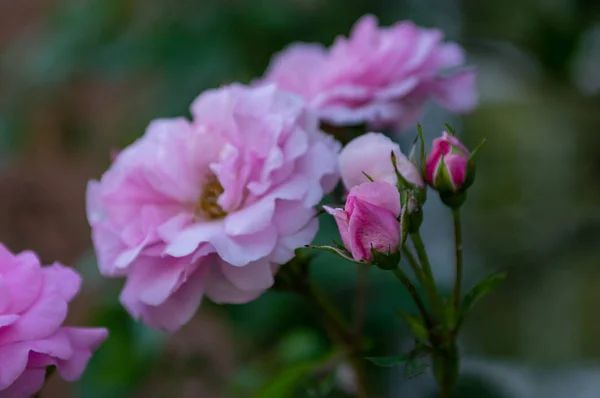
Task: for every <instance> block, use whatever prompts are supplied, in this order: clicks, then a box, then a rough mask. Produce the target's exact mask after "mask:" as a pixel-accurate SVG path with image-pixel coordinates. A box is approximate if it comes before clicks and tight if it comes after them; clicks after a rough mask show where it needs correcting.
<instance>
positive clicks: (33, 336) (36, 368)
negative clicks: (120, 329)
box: [0, 244, 108, 398]
mask: <svg viewBox="0 0 600 398" xmlns="http://www.w3.org/2000/svg"><path fill="white" fill-rule="evenodd" d="M80 284H81V278H80V277H79V275H78V274H77V273H76V272H75V271H73V270H72V269H70V268H67V267H64V266H62V265H60V264H58V263H54V264H53V265H52V266H45V267H42V266H40V261H39V259H38V258H37V256H36V255H35V254H34V253H33V252H29V251H28V252H23V253H20V254H17V255H14V254H13V253H11V252H10V251H8V250H7V249H6V248H5V247H4V246H3V245H1V244H0V398H25V397H30V396H31V395H33V394H35V393H36V392H37V391H39V390H40V389H41V388H42V386H43V384H44V377H45V374H46V367H47V366H52V365H54V366H56V368H57V370H58V373H59V374H60V375H61V376H62V377H63V378H64V379H65V380H69V381H72V380H75V379H78V378H79V376H81V374H82V373H83V371H84V369H85V367H86V364H87V361H88V359H89V358H90V356H91V354H92V352H93V351H94V350H95V349H96V348H97V347H98V346H99V345H100V344H101V343H102V342H103V341H104V339H106V336H107V333H108V332H107V330H106V329H102V328H93V329H92V328H72V327H65V326H62V324H63V322H64V320H65V318H66V316H67V311H68V304H69V302H70V301H71V300H72V299H73V296H75V294H77V292H78V291H79V286H80Z"/></svg>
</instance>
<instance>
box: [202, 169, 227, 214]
mask: <svg viewBox="0 0 600 398" xmlns="http://www.w3.org/2000/svg"><path fill="white" fill-rule="evenodd" d="M222 193H223V187H222V186H221V184H220V183H219V180H218V179H217V177H216V176H215V175H213V176H210V177H209V178H208V179H207V180H206V183H205V184H204V189H203V190H202V196H200V199H199V200H198V203H197V204H196V215H197V216H199V217H203V218H208V219H209V220H217V219H219V218H223V217H225V216H226V215H227V213H226V212H225V210H223V209H222V208H221V206H219V204H218V203H217V200H218V199H219V196H221V194H222Z"/></svg>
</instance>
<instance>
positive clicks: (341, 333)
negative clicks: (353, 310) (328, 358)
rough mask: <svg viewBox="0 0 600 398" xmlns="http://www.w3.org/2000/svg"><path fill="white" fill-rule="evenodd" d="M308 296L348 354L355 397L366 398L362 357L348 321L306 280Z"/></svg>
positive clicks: (333, 335) (334, 337) (331, 333)
mask: <svg viewBox="0 0 600 398" xmlns="http://www.w3.org/2000/svg"><path fill="white" fill-rule="evenodd" d="M307 285H308V286H307V287H308V289H307V294H308V297H309V298H310V299H311V300H312V301H313V302H314V304H315V305H316V306H317V307H318V308H319V310H321V312H322V316H323V319H324V321H325V323H326V324H327V325H328V327H327V329H328V331H329V334H330V335H331V338H332V339H334V340H335V341H336V342H337V344H339V345H340V346H341V347H342V348H344V350H345V351H346V354H347V355H348V361H349V362H350V365H351V366H352V368H353V369H354V373H355V375H356V388H357V391H356V397H357V398H367V390H366V388H367V384H366V375H365V370H364V366H363V362H362V359H361V357H360V348H359V347H358V345H357V343H358V342H357V341H356V338H355V336H354V335H353V333H352V332H351V330H350V326H349V325H348V322H346V320H345V319H344V318H343V317H342V315H341V314H340V312H339V311H338V309H337V307H336V306H335V304H333V302H331V300H330V299H329V298H328V297H327V296H326V295H325V294H324V293H323V292H322V291H321V290H320V289H318V288H317V286H315V285H314V283H312V282H311V281H308V282H307Z"/></svg>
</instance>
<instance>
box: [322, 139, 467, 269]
mask: <svg viewBox="0 0 600 398" xmlns="http://www.w3.org/2000/svg"><path fill="white" fill-rule="evenodd" d="M423 163H424V164H423V165H422V166H419V165H418V164H416V163H414V162H413V161H411V160H409V159H408V158H407V157H406V156H405V155H404V154H403V153H402V152H401V151H400V146H399V145H398V144H396V143H394V142H393V141H392V140H391V139H389V138H388V137H386V136H385V135H383V134H382V133H367V134H365V135H362V136H360V137H358V138H355V139H354V140H352V141H351V142H350V143H348V145H346V146H345V147H344V149H343V150H342V152H341V153H340V156H339V164H340V173H341V176H342V181H343V183H344V187H345V188H346V189H347V190H349V194H348V197H347V199H346V204H345V206H344V208H343V209H340V208H337V209H335V208H331V207H329V206H324V208H325V210H326V211H327V212H328V213H329V214H331V215H333V216H334V217H335V220H336V222H337V225H338V228H339V231H340V235H341V238H342V242H343V244H344V250H342V251H341V252H340V251H339V250H336V251H335V252H336V253H338V254H341V255H342V256H345V257H348V258H352V259H353V260H355V261H359V262H374V263H377V261H379V260H381V257H380V256H379V260H378V259H374V256H376V255H377V254H380V255H381V254H388V255H389V254H392V253H396V252H398V251H399V250H400V247H401V246H402V243H403V242H404V239H406V232H407V231H408V229H409V227H410V226H409V225H408V224H409V223H410V222H411V221H410V220H409V219H404V220H403V218H405V217H409V216H410V215H411V214H414V213H418V212H420V207H421V206H422V205H423V201H424V199H425V195H424V192H425V182H424V180H425V179H426V180H427V182H428V183H429V184H430V185H431V187H432V188H434V189H435V190H437V191H438V192H439V193H440V196H441V197H442V200H444V201H446V200H448V198H453V197H454V195H456V194H457V193H463V192H464V190H466V188H468V185H470V183H472V181H473V177H472V173H473V170H474V163H473V161H472V159H470V158H469V151H468V150H467V149H466V147H465V146H464V145H463V144H462V143H461V142H460V141H459V140H458V138H456V137H454V136H452V135H450V134H448V133H447V132H444V133H443V135H442V137H441V138H437V139H435V140H434V142H433V149H432V152H431V153H430V155H429V157H428V158H427V160H426V161H425V162H423ZM468 176H471V178H468ZM467 182H468V184H467ZM460 204H462V203H460ZM412 222H413V223H414V220H413V221H412ZM417 227H418V226H417ZM344 251H347V253H344ZM396 264H397V261H396V263H395V264H394V266H395V265H396ZM377 265H380V266H381V265H382V264H377Z"/></svg>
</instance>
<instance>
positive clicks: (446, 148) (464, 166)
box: [426, 131, 474, 198]
mask: <svg viewBox="0 0 600 398" xmlns="http://www.w3.org/2000/svg"><path fill="white" fill-rule="evenodd" d="M469 156H470V154H469V150H468V149H467V148H466V147H465V146H464V145H463V144H462V142H460V141H459V140H458V138H456V137H454V136H452V135H450V134H448V133H447V132H445V131H444V134H443V135H442V137H440V138H436V139H435V140H434V141H433V148H432V149H431V153H430V154H429V157H428V158H427V165H426V177H427V182H429V184H430V185H431V186H432V187H433V188H434V189H436V190H437V191H438V192H439V193H440V195H441V196H442V198H444V197H450V196H453V195H454V194H457V193H460V192H462V191H463V190H464V189H466V188H467V187H468V185H470V182H472V181H469V180H471V179H470V178H469V176H470V174H472V173H473V172H474V165H473V164H472V162H470V160H469Z"/></svg>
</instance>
